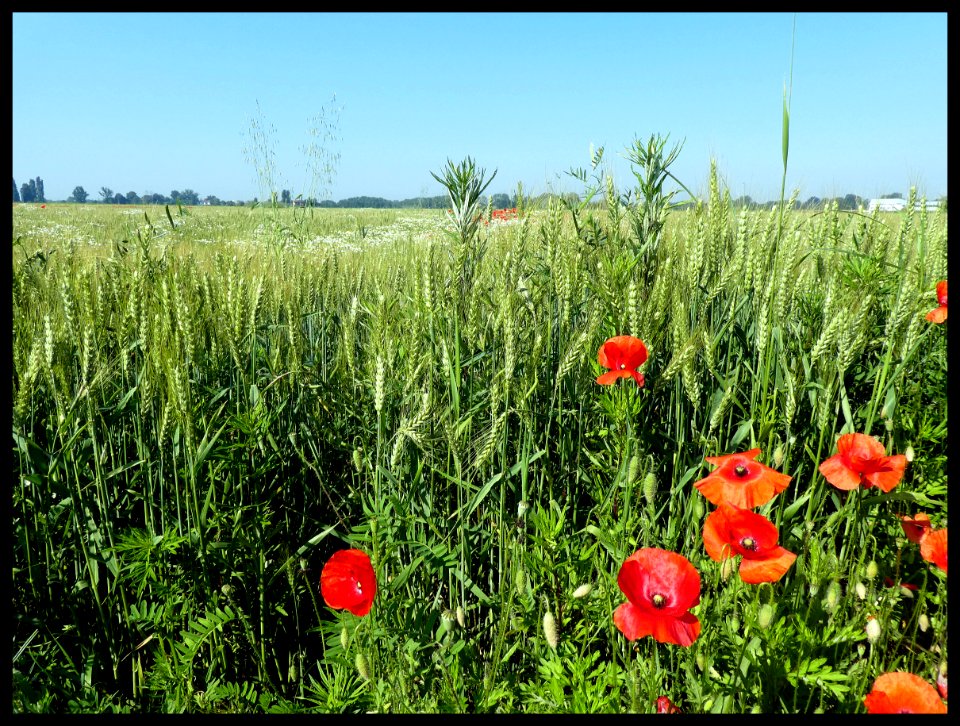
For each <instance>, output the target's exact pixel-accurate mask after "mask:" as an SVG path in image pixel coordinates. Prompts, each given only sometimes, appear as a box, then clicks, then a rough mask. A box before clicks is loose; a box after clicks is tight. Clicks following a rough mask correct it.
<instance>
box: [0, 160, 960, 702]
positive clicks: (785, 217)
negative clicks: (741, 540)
mask: <svg viewBox="0 0 960 726" xmlns="http://www.w3.org/2000/svg"><path fill="white" fill-rule="evenodd" d="M601 196H602V195H601ZM638 196H639V195H638ZM605 202H606V203H605V204H604V205H603V206H602V208H599V209H598V208H594V207H592V206H586V205H581V206H573V207H571V206H569V205H568V206H562V205H560V204H559V203H556V204H551V205H548V206H547V207H546V208H542V209H534V208H530V207H524V204H523V200H522V199H521V201H520V203H519V204H518V206H519V207H520V209H519V212H520V215H521V217H520V219H519V220H517V221H509V222H499V221H494V222H492V223H491V224H487V225H480V226H479V227H478V228H477V229H476V230H475V231H472V232H471V231H469V230H466V231H465V230H464V229H462V228H460V229H459V230H456V229H455V228H454V225H452V224H451V222H450V220H449V219H448V218H447V217H446V215H444V214H443V213H441V212H438V211H436V210H430V211H417V210H392V209H391V210H339V209H337V210H309V209H282V210H271V209H264V208H258V209H244V208H213V207H210V208H189V209H183V210H179V209H176V208H169V209H164V208H163V207H146V208H143V209H129V208H124V207H103V206H101V205H89V206H77V205H56V204H52V205H47V207H46V208H44V209H41V208H40V207H39V206H38V205H15V206H14V211H13V218H14V219H13V222H14V225H13V239H14V247H13V252H12V255H13V279H12V284H13V289H12V297H13V319H12V326H13V382H12V383H13V386H12V391H13V403H14V406H13V449H14V462H15V472H14V473H15V477H14V495H13V518H14V519H13V533H14V537H15V538H14V548H13V585H14V588H13V604H14V675H13V693H14V709H15V710H41V711H54V712H64V711H69V710H75V711H105V710H124V711H177V712H178V711H200V712H241V711H305V710H310V709H312V710H316V711H351V712H354V711H368V710H377V711H447V710H448V711H483V712H492V711H528V712H530V711H543V712H588V711H589V712H593V711H613V712H616V711H637V712H652V711H653V710H654V704H655V701H656V699H657V697H658V696H661V695H667V696H669V697H670V698H671V700H672V701H673V702H674V703H676V704H678V705H679V706H680V707H681V708H682V709H683V710H684V711H687V712H710V711H713V712H728V713H731V712H732V713H742V712H749V711H760V712H765V713H779V712H805V713H812V712H815V711H836V712H856V711H858V710H860V711H862V705H861V704H862V699H863V696H864V695H865V694H866V693H867V692H868V691H869V689H870V685H871V684H872V683H873V681H874V679H875V678H876V677H877V676H878V675H879V674H880V673H883V672H887V671H891V670H907V671H910V672H912V673H916V674H918V675H921V676H922V677H923V678H924V679H925V680H927V681H929V682H931V683H932V682H934V681H935V680H936V677H937V674H938V671H939V669H940V666H941V663H945V661H946V646H947V636H946V633H947V597H946V576H945V573H944V572H942V571H940V570H938V569H936V568H933V567H932V566H930V565H929V563H927V562H925V561H924V560H923V559H922V558H921V557H920V554H919V552H918V548H917V546H916V545H914V544H911V543H909V542H908V541H907V540H906V538H905V537H904V533H903V530H902V529H901V525H900V520H899V519H898V516H897V515H898V514H915V513H917V512H925V513H927V514H929V516H930V518H931V519H932V520H933V522H934V525H935V526H936V527H945V526H946V517H947V500H946V497H947V495H946V492H947V471H946V462H947V423H946V422H947V397H946V390H947V355H946V334H947V331H946V325H933V324H931V323H929V322H927V321H926V320H925V317H924V316H925V314H926V313H927V311H929V310H930V309H932V308H934V307H936V306H937V301H936V296H935V294H934V288H935V285H936V283H937V282H938V281H939V280H942V279H945V278H946V260H947V256H946V255H947V216H946V211H945V210H940V211H938V212H936V213H928V212H914V211H905V212H902V213H897V214H879V213H875V214H873V215H870V216H867V215H865V214H851V213H841V212H838V211H837V210H836V209H835V208H828V209H825V210H823V211H821V212H817V213H811V212H794V211H787V212H784V213H783V214H782V215H781V213H780V210H773V211H772V212H770V211H764V212H757V211H748V210H736V209H734V208H732V207H731V205H730V200H729V195H728V194H726V193H725V192H724V190H722V189H720V188H719V184H718V182H717V179H716V175H715V174H714V175H712V183H711V189H710V193H709V196H708V198H707V199H705V200H704V201H703V203H702V204H701V205H698V206H697V208H696V209H693V210H687V211H682V212H679V211H675V212H672V213H667V209H666V208H665V207H664V208H660V209H659V210H651V209H650V208H649V207H647V208H644V207H643V206H642V205H640V203H639V200H638V198H637V197H634V198H633V199H630V198H627V197H625V196H621V195H619V193H618V191H617V190H614V189H612V187H607V189H606V198H605ZM910 206H911V207H912V204H911V205H910ZM654 212H658V213H662V214H663V215H664V216H663V219H662V222H663V225H662V226H658V225H657V224H652V223H651V219H654V221H656V220H655V217H651V214H654ZM621 334H631V335H635V336H637V337H639V338H641V339H642V340H643V341H644V342H645V343H646V345H647V348H648V349H649V351H650V358H649V360H648V361H647V363H646V365H645V366H644V367H643V373H644V376H645V379H646V384H645V386H644V387H643V388H642V389H641V388H638V387H637V386H636V385H635V384H634V383H633V381H631V380H629V379H627V380H625V381H624V380H622V381H620V382H619V383H618V384H617V385H616V386H612V387H605V386H599V385H597V384H596V383H595V378H596V376H597V375H598V374H599V373H601V372H602V369H601V368H600V366H599V365H598V364H597V350H598V348H599V346H600V345H601V344H602V343H603V342H604V341H605V340H606V339H607V338H609V337H611V336H615V335H621ZM848 432H863V433H869V434H872V435H874V436H877V437H878V438H879V439H880V440H881V441H882V442H883V443H884V445H885V447H886V451H887V453H904V452H905V451H907V450H908V447H909V449H910V450H911V451H912V452H913V458H912V461H911V463H910V464H909V465H908V467H907V472H906V476H905V478H904V480H903V482H902V483H901V484H900V485H899V487H897V488H896V489H895V490H893V491H892V492H891V493H889V494H881V493H879V492H877V491H876V490H874V489H871V490H865V489H861V490H857V491H854V492H849V493H847V492H842V491H839V490H837V489H835V488H834V487H832V486H830V485H829V484H827V483H826V482H825V480H824V479H823V477H822V476H821V475H820V473H819V471H818V465H819V463H820V462H822V461H823V460H824V459H826V458H827V457H829V456H830V455H832V454H833V453H835V452H836V448H835V442H836V439H837V436H838V435H839V434H841V433H848ZM752 447H757V448H760V449H761V451H762V454H761V457H760V460H761V461H763V462H764V463H766V464H768V465H769V466H772V467H775V468H776V469H777V470H778V471H782V472H785V473H787V474H789V475H790V476H791V477H792V479H791V483H790V486H789V487H788V489H787V490H786V491H785V492H783V493H782V494H780V495H778V496H777V497H775V498H774V499H773V501H772V502H770V504H769V505H765V506H764V507H763V508H762V509H761V511H762V512H763V513H764V514H765V515H766V516H768V517H769V518H770V519H771V520H772V521H773V522H774V523H775V524H776V525H777V527H778V528H779V533H780V540H779V541H780V544H781V545H783V546H784V547H786V548H787V549H789V550H791V551H792V552H794V553H796V554H797V555H798V558H797V561H796V563H795V564H794V566H793V567H792V568H791V569H790V571H789V572H788V573H787V574H786V575H785V576H784V577H783V579H781V580H780V581H779V582H775V583H769V584H763V585H746V584H744V583H742V582H740V581H739V579H738V577H737V575H736V574H735V573H734V574H732V576H731V574H730V572H729V571H728V568H724V567H722V566H721V564H720V563H717V562H714V561H713V560H711V559H710V558H709V557H708V556H707V554H706V553H705V551H704V547H703V539H702V529H703V522H704V518H705V517H706V515H707V514H708V513H709V511H710V510H711V506H710V505H709V503H708V502H707V501H706V500H705V499H704V498H703V496H702V495H701V494H700V493H699V492H698V491H697V490H695V489H694V488H693V483H694V482H695V481H697V480H698V479H700V478H702V477H704V476H706V474H707V473H709V471H710V470H711V468H712V467H711V466H710V465H709V464H707V463H706V462H705V461H704V457H705V456H717V455H722V454H726V453H732V452H735V451H745V450H747V449H749V448H752ZM344 547H357V548H360V549H363V550H365V551H366V552H368V553H369V554H370V555H371V557H372V559H373V562H374V565H375V568H376V572H377V578H378V584H379V591H378V594H377V597H376V601H375V603H374V607H373V610H372V611H371V613H370V614H369V615H368V616H365V617H363V618H360V617H357V616H353V615H350V614H348V613H345V612H334V611H332V610H330V609H328V608H326V607H325V606H324V604H323V602H322V600H321V599H320V593H319V589H318V582H319V575H320V570H321V568H322V567H323V564H324V562H325V561H326V560H327V558H328V557H329V556H330V554H331V553H332V552H333V551H335V550H337V549H341V548H344ZM640 547H659V548H664V549H668V550H674V551H677V552H680V553H681V554H683V555H684V556H685V557H687V558H688V559H689V560H690V561H691V562H692V563H693V565H694V566H695V567H696V568H697V570H698V571H699V572H700V576H701V579H702V588H703V591H702V599H701V603H700V604H699V605H698V606H697V607H696V609H695V612H696V614H697V617H699V619H700V621H701V623H702V624H703V628H702V632H701V634H700V637H699V638H698V639H697V640H696V641H695V642H694V644H693V645H692V646H690V647H687V648H682V647H678V646H673V645H664V644H658V643H656V642H654V641H653V640H652V639H651V638H644V639H641V640H639V641H636V642H635V643H629V642H627V641H626V640H625V638H624V637H623V635H622V634H621V633H620V632H619V631H618V630H617V629H616V628H615V627H614V625H613V622H612V619H611V616H612V613H613V611H614V610H615V609H616V607H617V606H618V605H619V604H620V603H622V602H623V601H624V596H623V593H621V591H620V590H619V588H618V586H617V572H618V570H619V568H620V565H621V564H622V562H623V561H624V559H625V558H626V557H627V556H628V555H630V554H631V553H633V552H634V551H635V550H636V549H638V548H640ZM901 583H907V584H909V585H915V586H916V589H910V588H907V587H901ZM585 584H590V585H591V586H592V587H591V588H590V589H589V592H588V593H587V594H586V595H581V593H583V588H581V586H582V585H585ZM578 588H579V589H578ZM574 592H577V593H578V596H577V597H574V595H573V593H574ZM771 611H772V612H771ZM548 612H549V613H550V614H551V616H552V618H553V621H554V622H555V624H556V630H557V634H556V639H554V638H545V634H544V617H545V614H546V613H548ZM761 612H763V613H764V615H763V617H759V614H760V613H761ZM868 618H873V619H876V620H878V621H879V622H880V624H881V627H880V634H879V636H878V637H876V638H871V639H870V640H868V638H867V634H866V631H865V627H866V624H867V622H868ZM551 641H553V642H551Z"/></svg>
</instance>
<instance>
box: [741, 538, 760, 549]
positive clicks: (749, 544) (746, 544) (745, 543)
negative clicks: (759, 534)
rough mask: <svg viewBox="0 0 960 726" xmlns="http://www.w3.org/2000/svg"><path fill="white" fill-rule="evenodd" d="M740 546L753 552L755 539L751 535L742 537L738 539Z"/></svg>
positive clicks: (755, 543) (755, 546)
mask: <svg viewBox="0 0 960 726" xmlns="http://www.w3.org/2000/svg"><path fill="white" fill-rule="evenodd" d="M740 546H741V547H743V549H745V550H750V551H751V552H755V551H756V549H757V541H756V540H755V539H754V538H753V537H744V538H743V539H742V540H740Z"/></svg>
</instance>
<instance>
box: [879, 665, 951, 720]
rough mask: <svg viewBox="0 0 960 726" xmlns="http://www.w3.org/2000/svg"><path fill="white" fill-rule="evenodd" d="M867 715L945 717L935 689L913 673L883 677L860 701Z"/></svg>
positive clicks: (943, 706)
mask: <svg viewBox="0 0 960 726" xmlns="http://www.w3.org/2000/svg"><path fill="white" fill-rule="evenodd" d="M863 703H864V705H865V706H866V707H867V712H868V713H946V712H947V707H946V706H945V705H944V703H943V701H941V700H940V696H939V695H938V694H937V691H936V689H935V688H934V687H933V686H932V685H930V684H929V683H927V682H926V681H925V680H923V679H922V678H921V677H920V676H916V675H914V674H913V673H906V672H902V671H898V672H895V673H884V674H882V675H880V676H878V677H877V680H875V681H874V682H873V688H872V689H871V691H870V693H869V694H867V696H866V697H865V698H864V699H863Z"/></svg>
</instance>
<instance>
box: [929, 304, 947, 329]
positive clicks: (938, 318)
mask: <svg viewBox="0 0 960 726" xmlns="http://www.w3.org/2000/svg"><path fill="white" fill-rule="evenodd" d="M927 320H929V321H930V322H931V323H937V324H938V325H939V324H940V323H944V322H946V320H947V306H946V305H941V306H940V307H938V308H934V309H933V310H931V311H930V312H929V313H927Z"/></svg>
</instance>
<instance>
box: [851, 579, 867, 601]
mask: <svg viewBox="0 0 960 726" xmlns="http://www.w3.org/2000/svg"><path fill="white" fill-rule="evenodd" d="M853 589H854V590H855V591H856V593H857V597H858V598H860V599H861V600H866V599H867V586H866V585H864V584H863V583H862V582H858V583H857V584H856V585H854V587H853Z"/></svg>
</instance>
